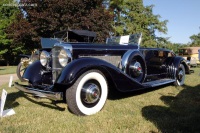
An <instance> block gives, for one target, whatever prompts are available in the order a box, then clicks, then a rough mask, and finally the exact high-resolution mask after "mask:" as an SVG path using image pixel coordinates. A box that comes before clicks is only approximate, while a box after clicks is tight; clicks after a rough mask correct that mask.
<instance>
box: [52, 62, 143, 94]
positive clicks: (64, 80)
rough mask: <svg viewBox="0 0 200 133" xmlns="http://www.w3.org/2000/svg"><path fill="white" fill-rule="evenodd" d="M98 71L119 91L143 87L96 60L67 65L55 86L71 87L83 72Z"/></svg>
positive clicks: (111, 66) (108, 64)
mask: <svg viewBox="0 0 200 133" xmlns="http://www.w3.org/2000/svg"><path fill="white" fill-rule="evenodd" d="M91 69H98V70H100V71H101V72H102V73H103V74H104V75H105V76H106V78H107V81H109V82H112V84H113V85H114V87H115V88H116V89H118V90H119V91H132V90H135V89H139V88H144V86H143V85H142V84H140V83H138V82H137V81H135V80H133V79H132V78H130V77H129V76H128V75H126V74H124V72H122V71H121V70H120V69H119V68H117V67H116V66H114V65H112V64H110V63H108V62H106V61H104V60H100V59H97V58H80V59H77V60H74V61H72V62H71V63H69V64H68V65H67V66H66V67H65V68H64V69H63V70H62V72H61V75H60V76H59V78H58V79H57V80H56V82H55V83H56V84H63V85H68V86H70V85H72V84H73V83H74V82H75V81H76V80H77V79H78V78H79V77H80V76H81V75H82V74H83V73H84V72H86V71H88V70H91ZM108 84H109V83H108Z"/></svg>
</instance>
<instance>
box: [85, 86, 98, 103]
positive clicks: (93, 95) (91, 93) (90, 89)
mask: <svg viewBox="0 0 200 133" xmlns="http://www.w3.org/2000/svg"><path fill="white" fill-rule="evenodd" d="M99 97H100V89H99V87H98V86H97V85H96V84H94V83H87V84H85V85H84V86H83V88H82V100H83V101H84V102H85V103H89V104H91V103H95V102H96V101H98V100H99Z"/></svg>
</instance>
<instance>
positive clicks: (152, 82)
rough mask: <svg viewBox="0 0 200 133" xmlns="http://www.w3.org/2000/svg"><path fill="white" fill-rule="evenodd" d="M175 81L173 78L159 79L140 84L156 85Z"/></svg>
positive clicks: (146, 85)
mask: <svg viewBox="0 0 200 133" xmlns="http://www.w3.org/2000/svg"><path fill="white" fill-rule="evenodd" d="M175 81H176V80H175V79H160V80H155V81H150V82H145V83H143V84H142V85H144V86H145V87H156V86H160V85H164V84H169V83H173V82H175Z"/></svg>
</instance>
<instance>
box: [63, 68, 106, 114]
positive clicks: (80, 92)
mask: <svg viewBox="0 0 200 133" xmlns="http://www.w3.org/2000/svg"><path fill="white" fill-rule="evenodd" d="M107 95H108V85H107V82H106V78H105V77H104V75H103V74H102V73H101V72H100V71H99V70H90V71H87V72H85V73H84V74H82V75H81V76H80V77H79V78H78V79H77V81H76V82H75V83H74V85H73V86H71V87H70V88H69V89H67V90H66V100H67V104H68V107H69V109H70V110H71V111H72V112H73V113H74V114H76V115H92V114H95V113H97V112H99V111H100V110H101V109H102V108H103V106H104V104H105V102H106V99H107Z"/></svg>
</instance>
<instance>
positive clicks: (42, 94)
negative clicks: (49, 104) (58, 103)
mask: <svg viewBox="0 0 200 133" xmlns="http://www.w3.org/2000/svg"><path fill="white" fill-rule="evenodd" d="M14 86H15V88H16V89H18V90H20V91H23V92H25V93H29V94H33V95H35V96H39V97H45V98H48V99H52V100H63V93H62V92H52V91H44V90H40V89H37V88H31V87H30V86H26V85H21V84H18V83H17V82H15V83H14Z"/></svg>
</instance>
